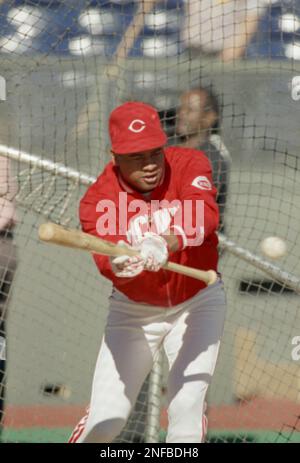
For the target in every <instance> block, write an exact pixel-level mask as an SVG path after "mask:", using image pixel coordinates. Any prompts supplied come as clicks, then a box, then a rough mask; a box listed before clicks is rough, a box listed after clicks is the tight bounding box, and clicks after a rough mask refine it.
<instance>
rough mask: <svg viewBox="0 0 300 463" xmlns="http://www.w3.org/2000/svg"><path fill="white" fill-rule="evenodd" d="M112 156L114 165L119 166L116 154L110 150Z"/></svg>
mask: <svg viewBox="0 0 300 463" xmlns="http://www.w3.org/2000/svg"><path fill="white" fill-rule="evenodd" d="M110 155H111V160H112V163H113V164H114V165H116V164H117V161H116V156H115V153H114V152H113V151H112V150H110Z"/></svg>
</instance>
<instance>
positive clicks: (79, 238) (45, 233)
mask: <svg viewBox="0 0 300 463" xmlns="http://www.w3.org/2000/svg"><path fill="white" fill-rule="evenodd" d="M39 238H40V239H41V240H42V241H46V242H48V243H54V244H59V245H61V246H67V247H70V248H76V249H83V250H85V251H90V252H94V253H98V254H103V255H105V256H123V255H125V254H126V255H128V256H136V255H137V254H139V252H138V251H136V250H135V249H131V248H127V247H125V246H119V245H116V244H114V243H110V242H109V241H106V240H103V239H101V238H97V237H96V236H93V235H89V234H88V233H84V232H82V231H79V230H72V229H67V228H64V227H61V226H60V225H56V224H54V223H44V224H42V225H40V227H39ZM163 268H165V269H166V270H170V271H172V272H177V273H181V274H182V275H186V276H188V277H192V278H196V279H197V280H201V281H204V282H205V283H206V284H207V285H211V284H213V283H215V282H216V281H217V274H216V272H215V271H214V270H208V271H205V270H198V269H196V268H191V267H187V266H185V265H180V264H176V263H175V262H167V263H166V264H165V265H164V267H163Z"/></svg>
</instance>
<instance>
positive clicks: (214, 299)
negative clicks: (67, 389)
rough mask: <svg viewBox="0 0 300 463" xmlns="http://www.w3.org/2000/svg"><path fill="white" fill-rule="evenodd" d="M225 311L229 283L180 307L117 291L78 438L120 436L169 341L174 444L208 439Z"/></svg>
mask: <svg viewBox="0 0 300 463" xmlns="http://www.w3.org/2000/svg"><path fill="white" fill-rule="evenodd" d="M153 291H155V288H153ZM225 313H226V299H225V292H224V288H223V283H222V281H221V280H218V281H217V282H216V283H215V284H213V285H211V286H208V287H207V288H205V289H204V290H202V291H200V292H199V293H198V294H197V295H196V296H194V297H193V298H191V299H189V300H187V301H185V302H184V303H182V304H179V305H177V306H174V307H173V308H172V309H166V308H162V307H156V306H150V305H147V304H138V303H135V302H133V301H130V300H129V299H128V298H126V297H125V296H124V295H123V294H121V293H119V292H117V291H115V290H114V291H113V294H112V296H111V297H110V308H109V314H108V319H107V324H106V328H105V332H104V336H103V339H102V344H101V348H100V352H99V356H98V360H97V364H96V368H95V373H94V379H93V386H92V397H91V402H90V407H89V411H88V414H87V416H86V417H84V418H83V419H82V420H81V421H80V423H79V424H78V425H77V427H76V428H75V430H74V432H73V434H72V436H71V438H70V442H97V443H109V442H112V441H113V440H114V439H115V438H116V437H117V436H118V435H119V434H120V432H121V431H122V429H123V427H124V426H125V424H126V422H127V419H128V417H129V415H130V412H131V410H132V408H133V406H134V404H135V402H136V399H137V396H138V393H139V391H140V388H141V386H142V384H143V382H144V380H145V379H146V377H147V375H148V374H149V372H150V370H151V368H152V365H153V360H154V358H155V356H156V354H157V353H158V350H159V348H160V347H161V345H163V346H164V349H165V352H166V355H167V358H168V364H169V376H168V400H167V404H168V418H169V426H168V434H167V442H169V443H177V442H178V443H187V442H192V443H198V442H199V443H200V442H202V440H203V434H204V429H203V421H204V420H203V408H204V403H205V395H206V392H207V389H208V386H209V384H210V382H211V379H212V376H213V373H214V370H215V366H216V361H217V357H218V352H219V346H220V340H221V336H222V333H223V326H224V319H225Z"/></svg>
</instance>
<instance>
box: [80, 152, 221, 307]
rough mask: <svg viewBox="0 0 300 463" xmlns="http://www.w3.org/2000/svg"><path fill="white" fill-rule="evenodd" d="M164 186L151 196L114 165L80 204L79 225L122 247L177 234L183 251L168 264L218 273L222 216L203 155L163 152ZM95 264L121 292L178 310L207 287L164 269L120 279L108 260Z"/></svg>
mask: <svg viewBox="0 0 300 463" xmlns="http://www.w3.org/2000/svg"><path fill="white" fill-rule="evenodd" d="M164 153H165V171H164V176H163V178H162V181H161V183H160V185H159V186H157V187H156V188H155V189H154V190H153V191H152V192H151V194H150V195H143V194H141V193H139V192H138V191H135V190H133V189H132V187H130V186H129V185H128V184H126V183H125V182H124V181H123V179H122V178H121V177H120V174H119V171H118V168H117V167H116V166H114V164H113V163H112V162H110V163H109V164H108V165H107V166H106V168H105V170H104V171H103V173H102V174H101V175H100V176H99V177H98V179H97V180H96V182H95V183H94V184H93V185H92V186H91V187H90V188H89V189H88V190H87V192H86V193H85V195H84V197H83V198H82V200H81V202H80V221H81V224H82V229H83V231H84V232H86V233H90V234H92V235H95V236H98V237H100V238H102V239H106V240H108V241H110V242H113V243H117V242H118V241H119V240H124V241H126V242H127V243H129V244H133V245H134V244H136V243H137V242H138V241H139V239H140V237H141V236H142V235H143V234H144V233H145V231H153V232H155V233H158V234H161V235H163V234H167V230H173V232H174V233H176V234H177V235H178V239H179V242H180V249H179V250H178V251H176V252H174V253H172V254H171V255H170V257H169V261H171V262H177V263H179V264H183V265H187V266H189V267H194V268H198V269H202V270H210V269H212V270H217V262H218V251H217V245H218V239H217V235H216V229H217V227H218V223H219V211H218V206H217V203H216V188H215V187H214V186H213V184H212V172H211V165H210V162H209V160H208V159H207V158H206V156H205V155H204V153H203V152H201V151H197V150H193V149H188V148H181V147H168V148H165V149H164ZM93 257H94V260H95V262H96V265H97V267H98V269H99V271H100V272H101V274H102V275H104V276H105V277H106V278H108V279H109V280H111V281H112V283H113V285H114V286H115V288H116V289H118V290H119V291H121V292H122V293H123V294H125V295H126V296H127V297H128V298H129V299H131V300H133V301H136V302H140V303H145V304H150V305H155V306H163V307H173V306H175V305H177V304H180V303H181V302H184V301H186V300H187V299H189V298H191V297H193V296H194V295H195V294H196V293H197V292H199V291H200V290H201V289H203V288H204V287H206V285H205V283H203V282H201V281H200V280H196V279H194V278H190V277H186V276H184V275H181V274H178V273H175V272H170V271H168V270H164V269H161V270H159V271H158V272H149V271H143V272H142V273H141V274H139V275H137V276H136V277H133V278H122V277H117V276H116V275H115V274H114V272H113V271H112V268H111V264H110V260H109V257H107V256H103V255H99V254H94V255H93Z"/></svg>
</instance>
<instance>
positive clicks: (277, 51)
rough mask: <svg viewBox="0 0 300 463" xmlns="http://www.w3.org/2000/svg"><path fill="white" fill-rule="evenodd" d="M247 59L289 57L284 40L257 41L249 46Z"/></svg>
mask: <svg viewBox="0 0 300 463" xmlns="http://www.w3.org/2000/svg"><path fill="white" fill-rule="evenodd" d="M246 58H247V59H259V58H262V59H287V56H286V52H285V44H284V43H283V41H272V42H267V41H265V42H261V43H260V42H257V43H252V44H250V45H249V46H248V47H247V51H246Z"/></svg>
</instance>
